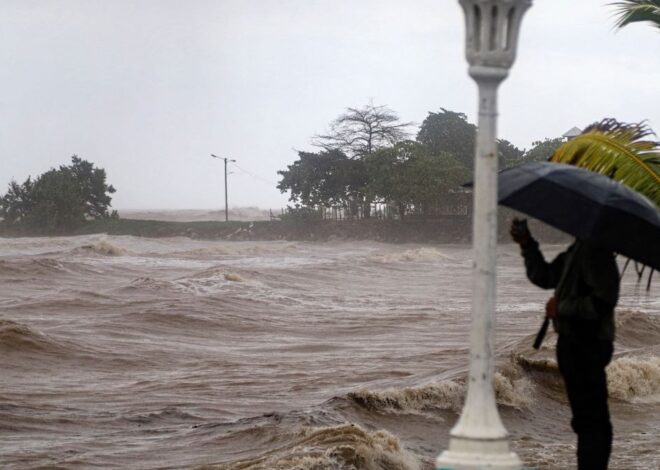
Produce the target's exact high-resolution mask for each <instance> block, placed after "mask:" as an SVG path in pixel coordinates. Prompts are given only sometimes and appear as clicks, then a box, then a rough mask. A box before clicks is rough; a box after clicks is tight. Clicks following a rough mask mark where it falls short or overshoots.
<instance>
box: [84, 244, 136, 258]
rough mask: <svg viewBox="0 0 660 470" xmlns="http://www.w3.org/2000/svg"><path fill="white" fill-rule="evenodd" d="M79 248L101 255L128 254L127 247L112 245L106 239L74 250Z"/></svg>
mask: <svg viewBox="0 0 660 470" xmlns="http://www.w3.org/2000/svg"><path fill="white" fill-rule="evenodd" d="M79 250H83V251H84V252H92V253H96V254H97V255H103V256H125V255H127V254H128V250H127V249H125V248H122V247H120V246H117V245H113V244H112V243H110V242H109V241H107V240H101V241H99V242H97V243H94V244H92V245H83V246H81V247H80V248H79V249H78V250H76V251H79Z"/></svg>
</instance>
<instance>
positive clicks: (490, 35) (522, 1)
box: [436, 0, 531, 470]
mask: <svg viewBox="0 0 660 470" xmlns="http://www.w3.org/2000/svg"><path fill="white" fill-rule="evenodd" d="M459 2H460V3H461V6H462V7H463V10H464V12H465V16H466V38H467V41H466V42H467V47H466V51H467V54H466V55H467V58H468V62H469V63H470V69H469V73H470V76H472V78H474V80H475V81H476V82H477V85H478V87H479V122H478V133H477V145H476V149H475V184H474V210H473V216H472V221H473V228H472V231H473V239H472V243H473V256H474V263H473V272H472V279H473V281H472V282H473V295H472V329H471V333H470V369H469V375H468V391H467V397H466V400H465V405H464V407H463V410H462V412H461V416H460V418H459V420H458V422H457V424H456V426H454V428H453V429H452V430H451V438H450V442H449V449H448V450H446V451H445V452H443V453H442V454H441V455H440V456H439V457H438V459H437V461H436V468H437V469H438V470H440V469H443V470H444V469H454V470H481V469H500V470H518V469H520V468H521V465H522V464H521V462H520V459H519V458H518V456H517V455H516V454H515V453H513V452H511V451H510V450H509V443H508V433H507V432H506V429H505V428H504V425H503V424H502V421H501V419H500V416H499V413H498V411H497V404H496V402H495V389H494V386H493V379H494V372H495V358H494V347H493V333H494V318H495V315H494V314H495V301H496V298H495V286H496V276H495V274H496V256H497V89H498V86H499V85H500V83H501V82H502V81H503V80H504V79H505V78H506V77H507V75H508V71H509V69H510V67H511V65H512V64H513V61H514V58H515V50H516V41H517V34H518V31H519V27H520V22H521V19H522V15H523V13H524V12H525V10H526V9H527V8H528V7H529V6H530V5H531V1H530V0H459Z"/></svg>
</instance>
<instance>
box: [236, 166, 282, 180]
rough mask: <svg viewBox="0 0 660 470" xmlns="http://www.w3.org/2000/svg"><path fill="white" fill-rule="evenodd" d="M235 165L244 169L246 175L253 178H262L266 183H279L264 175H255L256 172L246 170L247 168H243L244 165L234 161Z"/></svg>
mask: <svg viewBox="0 0 660 470" xmlns="http://www.w3.org/2000/svg"><path fill="white" fill-rule="evenodd" d="M233 166H234V167H236V168H238V169H239V170H241V171H242V172H243V173H245V174H246V175H248V176H251V177H252V178H255V179H258V180H261V181H263V182H265V183H268V184H273V185H277V183H276V182H275V181H272V180H269V179H268V178H264V177H263V176H259V175H255V174H254V173H252V172H250V171H248V170H246V169H245V168H243V167H241V166H239V165H237V164H236V163H234V165H233Z"/></svg>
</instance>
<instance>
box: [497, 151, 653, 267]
mask: <svg viewBox="0 0 660 470" xmlns="http://www.w3.org/2000/svg"><path fill="white" fill-rule="evenodd" d="M498 184H499V191H498V200H499V203H500V204H502V205H504V206H507V207H510V208H512V209H515V210H517V211H520V212H524V213H525V214H528V215H530V216H532V217H534V218H536V219H539V220H541V221H543V222H545V223H547V224H548V225H552V226H553V227H555V228H558V229H559V230H562V231H564V232H567V233H569V234H571V235H573V236H575V237H576V238H580V239H585V240H592V241H595V242H598V243H599V244H601V245H602V246H605V247H607V248H609V249H611V250H612V251H614V252H616V253H620V254H622V255H624V256H627V257H629V258H632V259H634V260H636V261H639V262H641V263H644V264H646V265H648V266H650V267H651V268H654V269H656V270H660V209H658V207H657V206H656V205H655V204H653V203H652V202H651V201H649V200H648V199H647V198H646V197H644V196H642V195H641V194H639V193H638V192H636V191H634V190H632V189H630V188H628V187H627V186H624V185H623V184H621V183H619V182H617V181H614V180H612V179H611V178H608V177H607V176H604V175H601V174H599V173H594V172H592V171H589V170H585V169H583V168H578V167H576V166H572V165H565V164H562V163H551V162H539V163H526V164H524V165H519V166H516V167H513V168H508V169H506V170H503V171H501V172H500V173H499V177H498Z"/></svg>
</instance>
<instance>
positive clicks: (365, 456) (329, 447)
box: [197, 424, 421, 470]
mask: <svg viewBox="0 0 660 470" xmlns="http://www.w3.org/2000/svg"><path fill="white" fill-rule="evenodd" d="M420 468H421V465H420V461H419V460H418V459H417V458H416V457H415V456H414V455H413V454H412V453H410V452H408V451H407V450H406V449H405V448H404V447H403V446H402V445H401V442H400V441H399V439H398V438H397V437H395V436H394V435H392V434H390V433H389V432H387V431H383V430H379V431H367V430H365V429H364V428H362V427H360V426H358V425H355V424H342V425H338V426H329V427H322V428H304V429H303V430H302V431H300V432H299V433H298V434H297V435H295V437H294V438H293V439H292V442H291V443H290V444H288V445H285V446H283V447H280V448H278V449H276V450H274V451H270V452H267V453H265V454H263V455H261V456H258V457H256V458H250V459H247V460H239V461H235V462H232V463H230V464H220V465H212V466H203V467H199V468H198V469H197V470H211V469H213V470H239V469H240V470H292V469H295V470H321V469H323V470H349V469H354V470H355V469H360V470H420Z"/></svg>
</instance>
